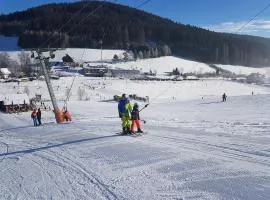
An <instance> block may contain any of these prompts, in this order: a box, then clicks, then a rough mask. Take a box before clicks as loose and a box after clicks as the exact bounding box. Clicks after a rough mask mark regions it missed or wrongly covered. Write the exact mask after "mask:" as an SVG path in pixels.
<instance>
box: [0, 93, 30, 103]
mask: <svg viewBox="0 0 270 200" xmlns="http://www.w3.org/2000/svg"><path fill="white" fill-rule="evenodd" d="M0 101H3V102H4V105H12V102H13V104H14V105H19V104H24V103H26V104H30V100H29V97H28V95H27V94H25V93H24V94H0Z"/></svg>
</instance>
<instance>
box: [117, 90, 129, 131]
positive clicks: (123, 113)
mask: <svg viewBox="0 0 270 200" xmlns="http://www.w3.org/2000/svg"><path fill="white" fill-rule="evenodd" d="M131 111H132V105H131V103H130V101H129V100H128V98H127V97H126V94H123V95H122V97H121V99H120V101H119V103H118V112H119V117H120V118H121V120H122V129H123V134H128V133H130V117H131Z"/></svg>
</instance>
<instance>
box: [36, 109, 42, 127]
mask: <svg viewBox="0 0 270 200" xmlns="http://www.w3.org/2000/svg"><path fill="white" fill-rule="evenodd" d="M37 121H38V125H39V126H40V125H41V110H40V108H39V109H38V111H37Z"/></svg>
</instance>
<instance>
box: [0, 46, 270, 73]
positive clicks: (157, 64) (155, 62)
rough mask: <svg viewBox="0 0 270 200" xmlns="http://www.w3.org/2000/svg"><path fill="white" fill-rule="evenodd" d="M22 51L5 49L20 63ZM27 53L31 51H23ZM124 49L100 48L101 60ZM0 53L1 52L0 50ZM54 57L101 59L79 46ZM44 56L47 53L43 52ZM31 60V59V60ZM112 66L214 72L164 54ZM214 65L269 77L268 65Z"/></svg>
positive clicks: (147, 69) (97, 54) (193, 62)
mask: <svg viewBox="0 0 270 200" xmlns="http://www.w3.org/2000/svg"><path fill="white" fill-rule="evenodd" d="M21 52H22V51H6V53H8V55H9V56H10V58H11V59H12V60H15V61H17V62H18V63H20V59H19V54H20V53H21ZM24 52H25V53H28V54H29V55H30V54H31V52H29V51H24ZM124 52H125V51H124V50H108V49H103V50H102V59H103V61H106V62H107V61H111V60H112V59H113V57H114V55H117V56H118V57H119V58H120V59H123V57H124V56H123V53H124ZM0 53H1V52H0ZM54 54H55V58H54V59H51V61H55V62H58V61H62V58H63V57H64V56H65V55H66V54H68V55H70V56H71V57H72V58H73V59H74V61H76V62H79V63H83V62H92V64H95V62H97V63H96V64H100V61H101V50H100V49H79V48H67V49H63V50H57V51H56V52H54ZM44 55H45V56H46V55H47V56H48V55H49V54H48V53H47V54H46V53H45V54H44ZM32 61H33V60H32ZM106 65H107V66H110V67H112V68H120V69H137V70H141V71H142V72H149V71H150V70H151V71H152V72H157V74H164V73H166V72H172V71H173V70H174V69H175V68H178V70H179V71H180V72H181V73H194V74H204V73H215V70H214V69H212V68H211V67H209V66H208V65H207V64H205V63H201V62H196V61H192V60H187V59H183V58H178V57H174V56H166V57H160V58H150V59H142V60H137V61H128V62H119V63H114V64H108V63H106ZM216 66H218V67H220V68H222V69H225V70H228V71H230V72H232V73H235V74H237V75H249V74H251V73H260V74H262V75H265V76H266V77H270V67H263V68H253V67H245V66H234V65H222V64H216Z"/></svg>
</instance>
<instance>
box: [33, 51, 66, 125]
mask: <svg viewBox="0 0 270 200" xmlns="http://www.w3.org/2000/svg"><path fill="white" fill-rule="evenodd" d="M37 54H38V57H36V58H37V59H39V61H40V64H41V67H42V71H43V74H44V77H45V81H46V85H47V88H48V91H49V94H50V97H51V101H52V105H53V109H54V114H55V119H56V122H57V123H62V122H64V119H63V113H62V111H61V110H60V109H59V107H58V105H57V101H56V97H55V94H54V91H53V87H52V84H51V80H50V76H49V73H48V71H47V68H46V64H45V60H48V59H49V58H54V54H53V53H52V52H50V57H44V56H43V55H42V52H41V51H37ZM32 55H33V56H34V54H32Z"/></svg>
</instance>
